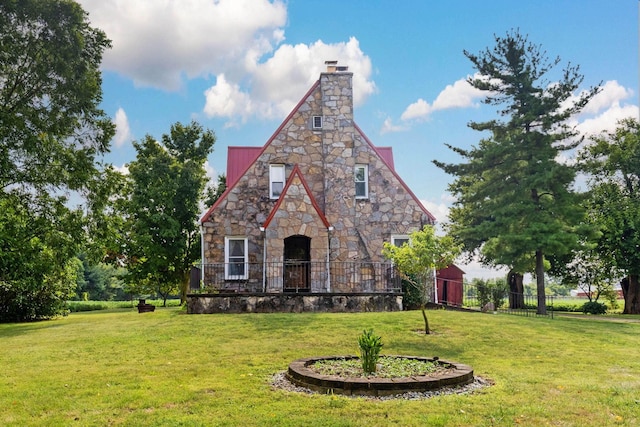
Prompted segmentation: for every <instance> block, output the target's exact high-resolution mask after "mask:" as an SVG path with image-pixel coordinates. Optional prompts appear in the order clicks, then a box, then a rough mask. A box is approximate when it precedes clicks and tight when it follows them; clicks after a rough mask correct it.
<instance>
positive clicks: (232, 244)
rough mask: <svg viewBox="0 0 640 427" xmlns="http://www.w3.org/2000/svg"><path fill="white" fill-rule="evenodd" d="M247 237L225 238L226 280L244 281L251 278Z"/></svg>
mask: <svg viewBox="0 0 640 427" xmlns="http://www.w3.org/2000/svg"><path fill="white" fill-rule="evenodd" d="M248 247H249V245H248V240H247V238H246V237H225V238H224V277H225V279H226V280H244V279H247V278H248V277H249V272H248V270H249V268H248V267H249V265H248V262H247V252H248Z"/></svg>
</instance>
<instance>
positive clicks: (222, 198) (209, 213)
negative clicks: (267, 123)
mask: <svg viewBox="0 0 640 427" xmlns="http://www.w3.org/2000/svg"><path fill="white" fill-rule="evenodd" d="M318 86H320V79H318V80H317V81H316V82H315V83H314V84H313V86H311V89H309V90H308V91H307V93H305V94H304V96H303V97H302V99H300V102H298V103H297V104H296V106H295V107H293V110H291V112H290V113H289V115H288V116H287V117H286V118H285V119H284V120H283V121H282V123H280V126H278V129H276V131H275V132H274V133H273V135H271V138H269V140H268V141H267V142H266V144H264V146H263V147H262V150H260V153H259V154H258V155H257V156H256V159H255V160H254V161H253V163H251V164H250V165H249V166H247V167H246V168H245V170H244V172H242V173H241V174H240V175H239V176H240V178H242V177H243V176H244V175H245V174H246V173H247V171H248V170H249V168H250V167H251V166H253V164H254V163H255V162H256V160H258V158H259V157H260V156H261V155H262V153H264V151H265V150H266V149H267V147H268V146H269V145H270V144H271V142H273V140H274V139H275V137H276V136H277V135H278V133H280V131H281V130H282V128H284V125H285V124H286V123H287V122H288V121H289V120H291V118H292V117H293V115H294V114H295V113H296V112H297V111H298V109H299V108H300V107H301V106H302V104H303V103H304V102H305V101H306V100H307V98H308V97H309V96H310V95H311V94H312V93H313V91H314V90H316V88H317V87H318ZM240 178H238V180H237V181H236V182H235V183H233V185H232V186H231V187H228V188H227V189H226V190H225V192H224V193H222V195H221V196H220V198H219V199H218V200H216V202H215V203H214V204H213V205H212V206H211V207H210V208H209V210H208V211H207V213H205V214H204V215H203V216H202V218H200V223H201V224H202V223H203V222H206V221H207V220H208V219H209V216H210V215H211V212H213V211H214V209H215V208H216V207H218V205H219V204H220V203H221V202H222V200H224V199H225V198H226V196H227V194H228V193H229V191H230V190H231V189H233V188H235V186H236V184H238V182H239V181H240Z"/></svg>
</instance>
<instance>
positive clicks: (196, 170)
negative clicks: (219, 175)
mask: <svg viewBox="0 0 640 427" xmlns="http://www.w3.org/2000/svg"><path fill="white" fill-rule="evenodd" d="M214 142H215V136H214V134H213V132H211V131H209V130H203V128H202V126H200V125H199V124H197V123H195V122H194V123H191V124H189V125H187V126H184V125H182V124H180V123H176V124H174V125H173V126H171V131H170V133H169V134H166V135H163V137H162V140H161V141H156V139H155V138H153V137H151V136H147V137H146V138H145V139H144V140H143V141H141V142H134V147H135V148H136V150H137V156H136V160H135V161H133V162H132V163H130V164H129V173H130V175H129V177H130V180H131V195H130V200H129V202H128V206H127V208H126V211H127V215H128V218H129V221H130V223H129V226H130V234H129V238H128V239H127V242H128V246H127V247H126V248H125V253H126V257H125V259H126V261H127V267H128V269H129V274H130V281H132V282H134V283H138V284H140V285H144V286H151V288H153V289H155V290H156V291H157V292H159V293H160V294H161V295H162V296H163V298H164V299H165V301H166V297H167V296H168V295H169V294H170V293H172V292H174V291H175V290H178V289H179V290H180V296H181V299H182V301H183V302H184V301H185V300H186V293H187V289H188V285H189V271H190V268H191V266H192V265H193V263H194V262H195V261H197V260H198V259H199V257H200V236H199V228H198V223H197V221H198V215H199V213H200V209H201V207H200V206H201V205H200V202H201V201H202V199H203V190H204V187H205V184H206V180H207V179H206V173H205V170H204V162H205V160H206V159H207V156H208V155H209V153H211V151H212V149H213V144H214Z"/></svg>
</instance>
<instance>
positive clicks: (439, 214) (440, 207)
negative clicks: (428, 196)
mask: <svg viewBox="0 0 640 427" xmlns="http://www.w3.org/2000/svg"><path fill="white" fill-rule="evenodd" d="M451 201H452V200H451V196H449V195H448V194H444V195H442V197H441V200H439V201H432V200H424V199H422V200H420V203H422V206H424V207H425V208H426V209H427V210H428V211H429V212H431V214H432V215H433V216H435V217H436V221H438V228H440V227H442V224H444V223H446V222H448V221H449V206H450V205H451Z"/></svg>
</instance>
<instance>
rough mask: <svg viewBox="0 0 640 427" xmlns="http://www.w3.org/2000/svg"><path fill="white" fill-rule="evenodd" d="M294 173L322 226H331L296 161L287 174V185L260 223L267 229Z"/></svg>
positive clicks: (289, 185)
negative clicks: (289, 173)
mask: <svg viewBox="0 0 640 427" xmlns="http://www.w3.org/2000/svg"><path fill="white" fill-rule="evenodd" d="M296 175H298V178H300V182H302V186H303V187H304V191H306V192H307V195H308V196H309V199H311V205H312V206H313V208H314V209H315V210H316V213H317V214H318V216H319V217H320V219H321V220H322V223H323V224H324V226H325V227H327V228H329V227H331V224H329V221H327V218H326V217H325V216H324V213H323V212H322V211H321V210H320V206H319V205H318V202H316V198H315V197H313V194H311V189H310V188H309V186H308V185H307V180H306V179H304V176H303V175H302V172H301V171H300V168H299V167H298V164H297V163H296V164H295V166H294V167H293V170H292V171H291V175H290V176H289V180H288V181H287V185H285V186H284V188H283V189H282V194H280V197H279V198H278V201H277V202H276V204H275V206H274V207H273V209H272V210H271V213H270V214H269V216H268V217H267V219H266V220H265V222H264V224H263V225H262V227H263V228H264V229H265V230H266V229H267V227H269V223H270V222H271V220H272V219H273V217H274V216H275V215H276V212H277V211H278V209H279V208H280V205H281V204H282V201H283V200H284V196H285V195H286V194H287V191H288V190H289V187H291V183H292V182H293V177H294V176H296Z"/></svg>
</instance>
